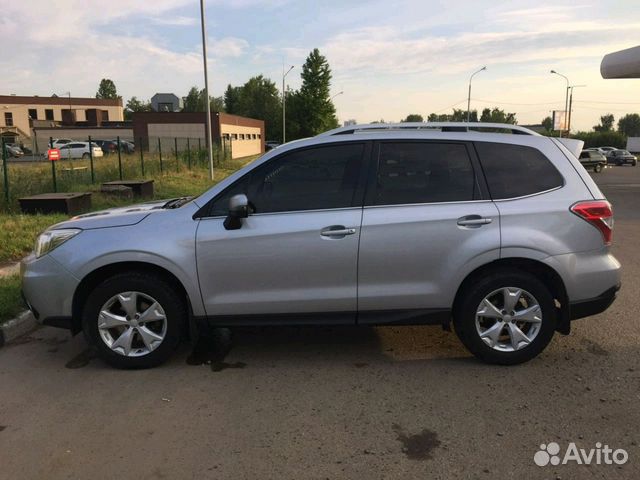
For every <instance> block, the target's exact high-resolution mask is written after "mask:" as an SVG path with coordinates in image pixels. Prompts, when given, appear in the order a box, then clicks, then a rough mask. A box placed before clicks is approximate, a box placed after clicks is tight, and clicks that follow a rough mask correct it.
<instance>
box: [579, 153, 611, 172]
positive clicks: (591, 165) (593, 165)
mask: <svg viewBox="0 0 640 480" xmlns="http://www.w3.org/2000/svg"><path fill="white" fill-rule="evenodd" d="M579 160H580V163H581V164H582V166H583V167H584V168H586V169H587V170H589V169H593V171H594V172H596V173H600V172H601V171H602V169H603V168H604V167H605V166H606V165H607V157H605V156H604V155H603V154H602V153H600V152H599V151H597V150H595V149H593V150H592V149H587V150H583V151H582V153H581V154H580V158H579Z"/></svg>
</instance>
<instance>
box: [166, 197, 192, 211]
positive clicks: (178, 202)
mask: <svg viewBox="0 0 640 480" xmlns="http://www.w3.org/2000/svg"><path fill="white" fill-rule="evenodd" d="M193 198H194V197H193V196H190V197H179V198H174V199H173V200H169V201H168V202H167V203H165V204H164V205H163V206H162V208H180V207H181V206H182V205H184V204H185V203H187V202H190V201H191V200H193Z"/></svg>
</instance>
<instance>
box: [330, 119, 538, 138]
mask: <svg viewBox="0 0 640 480" xmlns="http://www.w3.org/2000/svg"><path fill="white" fill-rule="evenodd" d="M485 129H486V130H504V131H505V133H513V134H517V135H536V136H540V134H539V133H537V132H534V131H533V130H529V129H528V128H525V127H520V126H518V125H511V124H508V123H483V122H470V123H467V122H406V123H370V124H365V125H349V126H347V127H340V128H335V129H333V130H329V131H327V132H324V133H321V134H319V135H318V136H319V137H328V136H332V135H349V134H353V133H367V132H370V133H371V132H380V131H384V130H390V131H392V130H393V131H397V130H441V131H443V132H446V131H448V132H476V133H478V132H481V131H482V130H485Z"/></svg>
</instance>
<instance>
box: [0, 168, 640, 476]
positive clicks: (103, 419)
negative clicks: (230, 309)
mask: <svg viewBox="0 0 640 480" xmlns="http://www.w3.org/2000/svg"><path fill="white" fill-rule="evenodd" d="M594 178H596V180H597V181H598V183H599V184H600V185H601V186H602V189H603V190H604V191H605V193H606V194H607V196H608V198H609V199H610V200H611V201H612V203H613V204H614V207H615V211H616V230H615V246H614V251H615V254H616V255H617V257H618V259H619V260H620V261H621V262H622V264H623V266H624V272H623V289H622V291H621V293H620V295H619V298H618V300H617V301H616V302H615V303H614V305H613V306H612V307H611V308H610V309H609V310H608V311H607V312H605V313H604V314H602V315H599V316H595V317H591V318H587V319H583V320H580V321H577V322H575V323H574V324H573V332H572V333H571V335H570V336H567V337H564V336H560V335H556V337H555V338H554V340H553V342H552V344H551V345H550V346H549V348H548V349H547V350H546V351H545V352H544V353H543V354H542V355H541V356H540V357H539V358H537V359H535V360H534V361H532V362H529V363H527V364H525V365H520V366H517V367H498V366H487V365H483V364H480V363H478V362H477V361H476V360H474V359H473V358H471V357H470V356H469V355H468V354H467V353H466V352H465V350H464V349H463V348H462V347H461V346H460V344H459V343H458V341H457V339H456V337H455V335H454V334H450V333H446V332H443V331H442V330H441V329H439V328H438V327H410V328H409V327H406V328H390V327H385V328H361V329H357V328H306V329H297V328H274V329H243V330H239V331H236V332H234V339H233V342H232V346H231V349H230V351H229V352H228V354H227V355H226V356H224V354H217V355H213V354H211V355H209V356H208V355H207V353H206V352H204V354H203V353H202V352H195V353H196V354H194V352H190V350H189V347H188V346H186V345H185V346H184V347H183V348H182V349H181V350H180V351H179V352H178V354H176V355H175V356H174V358H173V360H172V361H171V362H170V363H169V364H167V365H165V366H163V367H161V368H157V369H154V370H146V371H117V370H112V369H110V368H108V367H106V366H105V365H104V364H103V363H101V362H100V361H98V360H97V359H94V358H93V355H92V353H91V352H90V351H88V350H87V347H86V344H85V342H84V339H83V338H82V336H77V337H75V338H71V337H70V336H69V335H68V334H67V333H66V332H64V331H59V330H55V329H49V328H43V329H41V330H38V331H37V332H36V333H34V334H32V335H31V336H28V337H23V338H22V339H21V340H20V341H19V342H18V343H16V344H13V345H10V346H8V347H6V348H4V349H2V350H0V458H1V459H2V461H1V463H0V478H1V479H5V478H6V479H13V478H48V479H58V478H134V477H136V478H157V479H162V478H180V479H191V478H193V479H203V478H263V479H264V478H274V479H284V478H296V479H300V478H323V479H324V478H332V479H333V478H358V479H360V478H403V479H410V478H420V479H426V478H478V479H493V478H514V477H520V478H527V479H535V478H561V479H567V478H585V477H595V478H606V479H610V478H638V477H639V476H640V451H639V447H638V442H640V434H639V433H638V424H639V423H640V414H639V413H640V412H639V403H640V402H639V401H640V364H639V360H640V348H639V347H640V329H639V328H638V319H637V306H636V304H635V301H636V297H637V294H638V280H637V279H638V277H639V276H640V255H639V254H638V252H637V249H636V242H637V239H638V238H640V213H639V212H640V210H639V209H638V205H637V203H638V200H639V199H640V168H633V167H614V168H607V169H606V170H605V171H604V172H603V173H601V174H594ZM207 359H208V360H210V362H209V363H210V364H202V362H203V361H204V360H207ZM549 442H556V443H558V444H559V445H560V447H561V449H562V452H564V450H565V449H566V447H567V446H568V444H569V442H575V443H576V445H577V447H578V448H584V449H586V450H589V449H591V448H595V447H596V443H597V442H600V444H603V445H604V444H607V445H609V447H611V448H612V449H619V448H622V449H625V450H626V451H627V452H628V455H629V459H628V462H627V463H626V464H624V465H622V466H617V465H591V466H584V465H577V464H575V463H573V464H571V465H557V466H552V465H549V466H546V467H540V466H536V464H535V463H534V460H533V457H534V454H535V453H536V452H537V451H538V450H539V448H540V445H541V444H545V445H546V444H548V443H549Z"/></svg>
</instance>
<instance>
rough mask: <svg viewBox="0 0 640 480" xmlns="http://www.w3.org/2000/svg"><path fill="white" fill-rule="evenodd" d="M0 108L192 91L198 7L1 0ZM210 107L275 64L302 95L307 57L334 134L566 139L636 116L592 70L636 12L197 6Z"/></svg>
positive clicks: (269, 73)
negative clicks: (483, 117) (503, 118)
mask: <svg viewBox="0 0 640 480" xmlns="http://www.w3.org/2000/svg"><path fill="white" fill-rule="evenodd" d="M0 1H1V3H2V9H1V10H2V12H3V13H2V16H1V17H0V45H2V46H3V52H4V54H3V55H1V56H0V57H1V58H0V71H2V72H3V74H2V76H0V94H3V95H6V94H17V95H41V96H48V95H52V94H54V93H56V94H59V95H60V94H65V93H66V92H68V91H70V92H71V94H72V96H78V97H80V96H94V95H95V92H96V90H97V87H98V84H99V82H100V79H101V78H105V77H106V78H111V79H112V80H113V81H114V82H115V84H116V86H117V89H118V93H119V94H120V95H121V96H122V97H123V99H124V100H125V101H126V100H127V99H129V98H130V97H131V96H136V97H138V98H139V99H149V98H150V97H151V96H152V95H153V94H154V93H156V92H173V93H175V94H177V95H179V96H185V95H186V94H187V92H188V90H189V88H190V87H191V86H194V85H195V86H198V87H200V88H202V86H203V84H204V80H203V66H202V42H201V31H200V9H199V2H198V0H147V1H142V0H101V1H96V0H56V1H55V2H54V1H51V0H22V1H20V2H17V1H13V0H0ZM206 11H207V35H208V40H207V45H208V53H209V55H208V61H209V82H210V91H211V94H212V95H216V96H219V95H222V93H223V92H224V90H225V88H226V86H227V85H228V84H232V85H241V84H243V83H244V82H245V81H246V80H248V79H249V78H250V77H251V76H254V75H259V74H263V75H265V76H266V77H269V78H271V79H272V80H273V81H274V82H276V85H278V87H279V88H281V84H282V71H283V64H284V65H286V66H287V68H288V67H289V66H291V65H293V66H294V67H295V68H294V69H293V70H292V71H291V73H289V75H288V76H287V78H286V82H287V85H289V86H290V88H293V89H296V88H299V86H300V71H301V66H302V64H303V63H304V60H305V58H306V56H307V55H308V53H309V52H310V51H311V50H312V49H313V48H316V47H317V48H319V49H320V52H321V53H322V54H323V55H325V56H326V57H327V60H328V61H329V64H330V66H331V69H332V73H333V81H332V94H337V93H339V92H344V93H342V94H340V95H338V96H336V97H335V99H334V103H335V106H336V110H337V116H338V118H339V120H340V121H341V122H343V121H345V120H348V119H356V120H357V121H358V122H359V123H368V122H371V121H374V120H380V119H384V120H386V121H399V120H401V119H402V118H404V117H405V116H406V115H407V114H409V113H419V114H422V115H423V116H424V117H425V118H426V116H427V115H428V114H429V113H431V112H438V113H447V112H450V111H451V109H452V108H453V107H454V106H455V107H456V108H463V109H466V103H467V89H468V82H469V76H470V74H471V73H473V72H474V71H476V70H477V69H479V68H481V67H482V66H485V65H486V67H487V69H486V71H483V72H481V73H479V74H478V75H476V76H475V77H474V79H473V84H472V93H471V98H472V100H471V108H472V109H473V108H478V109H482V108H484V107H488V106H498V107H500V108H503V109H505V110H506V111H509V112H515V113H516V114H517V118H518V123H520V124H531V123H540V121H541V120H542V119H543V118H544V117H545V116H547V115H549V114H550V112H551V111H552V110H554V109H557V110H560V109H563V108H564V100H565V89H566V81H565V80H564V79H563V78H562V77H559V76H557V75H553V74H550V73H549V72H550V70H552V69H554V70H556V71H558V72H560V73H562V74H564V75H565V76H567V77H568V78H569V80H570V83H571V85H586V86H585V87H579V88H575V89H574V108H573V117H572V128H573V129H580V130H585V129H590V128H591V127H592V126H593V125H596V124H598V122H599V118H600V116H601V115H604V114H606V113H613V114H614V115H615V117H616V119H617V118H619V117H620V116H621V115H624V114H625V113H631V112H640V79H629V80H603V79H602V77H601V76H600V70H599V69H600V62H601V60H602V57H603V56H604V55H605V54H607V53H609V52H613V51H616V50H621V49H624V48H628V47H632V46H635V45H637V44H638V43H639V41H638V38H639V35H638V34H639V33H640V8H638V4H637V0H618V1H616V0H609V1H606V2H605V1H599V2H594V1H589V0H587V1H584V2H582V1H581V0H573V1H571V2H564V1H562V0H556V1H553V2H546V1H537V2H530V1H520V0H515V1H509V2H500V1H495V0H493V1H482V0H479V1H454V0H450V1H430V0H422V1H413V0H406V1H399V0H395V1H388V0H386V1H378V0H367V1H362V0H360V1H351V0H340V1H337V0H322V1H294V0H206Z"/></svg>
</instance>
